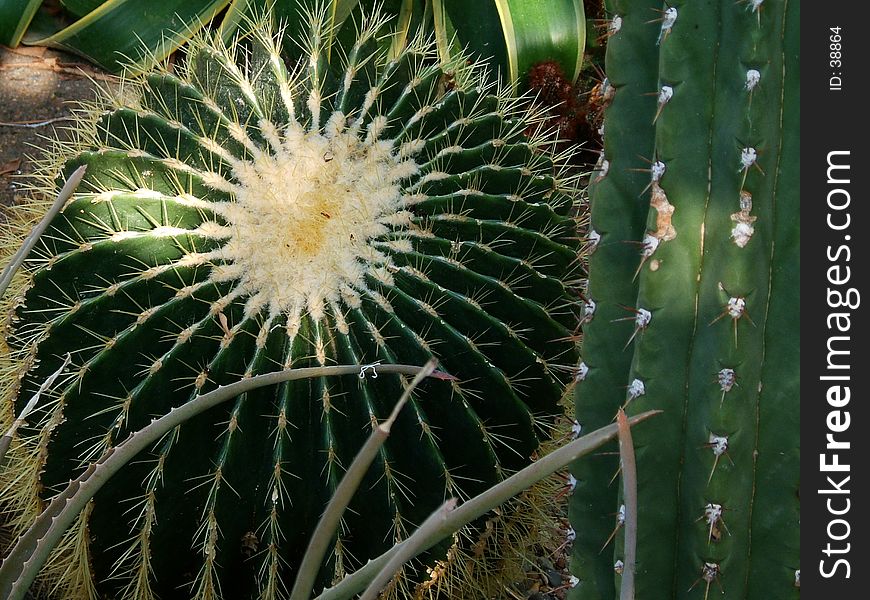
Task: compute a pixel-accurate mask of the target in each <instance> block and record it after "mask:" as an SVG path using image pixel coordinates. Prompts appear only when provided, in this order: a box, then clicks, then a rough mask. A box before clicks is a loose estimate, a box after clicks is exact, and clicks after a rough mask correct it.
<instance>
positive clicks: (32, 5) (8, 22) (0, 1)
mask: <svg viewBox="0 0 870 600" xmlns="http://www.w3.org/2000/svg"><path fill="white" fill-rule="evenodd" d="M40 2H41V0H0V44H4V45H6V46H9V47H11V48H14V47H15V46H17V45H18V43H19V42H20V41H21V37H22V36H23V35H24V32H25V31H26V30H27V26H28V25H30V21H31V20H32V19H33V15H34V13H36V9H38V8H39V4H40Z"/></svg>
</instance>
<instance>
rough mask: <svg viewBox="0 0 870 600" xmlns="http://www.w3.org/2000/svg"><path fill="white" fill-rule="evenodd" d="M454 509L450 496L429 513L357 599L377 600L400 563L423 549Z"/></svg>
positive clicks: (399, 566) (454, 501)
mask: <svg viewBox="0 0 870 600" xmlns="http://www.w3.org/2000/svg"><path fill="white" fill-rule="evenodd" d="M454 510H456V498H451V499H449V500H448V501H447V502H445V503H444V504H442V505H441V506H440V507H439V508H438V510H436V511H435V512H434V513H432V514H431V515H429V517H428V518H427V519H426V520H425V521H423V524H422V525H420V527H419V528H418V529H417V531H415V532H414V534H413V535H412V536H411V537H409V538H408V539H407V540H405V542H404V543H403V544H402V547H401V549H400V550H399V551H398V552H396V553H395V554H393V557H392V558H391V559H390V560H389V562H387V564H386V565H384V568H383V569H381V571H380V573H378V574H377V575H376V576H375V578H374V579H372V582H371V583H370V584H369V587H367V588H366V591H365V592H363V595H362V596H360V598H359V600H377V597H378V594H379V593H380V592H381V590H382V589H384V587H386V585H387V584H388V583H389V582H390V579H392V578H393V576H394V575H395V574H396V573H398V572H399V570H400V569H401V568H402V565H404V564H405V563H406V562H408V561H409V560H411V559H412V558H414V557H415V556H417V555H418V554H420V553H421V552H423V551H424V550H425V548H424V547H423V546H424V545H425V544H426V540H427V539H428V538H430V537H432V535H434V534H436V533H438V532H440V531H441V530H442V528H443V527H444V523H445V521H447V517H448V515H449V514H450V513H451V512H453V511H454Z"/></svg>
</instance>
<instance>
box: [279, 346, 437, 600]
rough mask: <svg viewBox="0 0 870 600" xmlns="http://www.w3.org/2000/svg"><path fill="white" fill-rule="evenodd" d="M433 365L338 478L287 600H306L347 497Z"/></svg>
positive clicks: (419, 376) (416, 379)
mask: <svg viewBox="0 0 870 600" xmlns="http://www.w3.org/2000/svg"><path fill="white" fill-rule="evenodd" d="M437 364H438V363H437V361H435V360H434V359H432V360H430V361H429V362H428V363H426V365H425V366H424V367H423V370H421V371H420V372H419V373H417V376H416V377H414V380H413V381H412V382H411V384H410V385H409V386H408V387H407V388H406V389H405V392H404V393H403V394H402V397H401V398H399V401H398V402H397V403H396V406H395V407H394V408H393V411H392V413H391V414H390V416H389V418H388V419H387V420H386V421H384V422H383V423H381V424H379V425H378V426H377V427H375V428H374V430H373V431H372V433H371V435H369V437H368V439H367V440H366V443H365V444H364V445H363V447H362V448H361V449H360V451H359V452H358V453H357V455H356V457H355V458H354V459H353V462H352V463H351V465H350V467H349V468H348V470H347V472H346V473H345V474H344V477H342V478H341V482H340V483H339V484H338V487H337V488H336V489H335V493H333V495H332V498H330V500H329V504H327V505H326V510H325V511H324V512H323V516H321V517H320V521H319V522H318V523H317V527H316V528H315V529H314V533H312V534H311V540H310V541H309V542H308V548H307V549H306V550H305V554H304V556H303V557H302V564H301V565H300V566H299V572H298V575H297V576H296V581H295V583H294V584H293V591H292V593H291V594H290V600H308V598H311V593H312V591H313V588H314V583H315V581H316V579H317V573H319V572H320V567H321V565H322V563H323V557H324V556H326V551H327V550H328V549H329V545H330V543H332V538H333V535H335V532H336V530H337V529H338V524H339V522H340V521H341V516H342V515H343V514H344V511H345V509H346V508H347V505H348V504H350V500H351V498H353V495H354V494H355V493H356V490H357V488H359V485H360V482H362V480H363V477H365V474H366V472H367V471H368V470H369V466H371V464H372V461H373V460H374V459H375V456H377V454H378V451H379V450H380V449H381V446H383V445H384V442H386V441H387V438H388V437H389V435H390V428H391V427H392V425H393V423H395V422H396V417H398V416H399V412H400V411H401V410H402V407H403V406H404V405H405V403H406V402H407V401H408V398H410V397H411V393H412V392H413V391H414V388H416V387H417V385H419V384H420V382H421V381H423V379H425V378H426V377H428V376H429V375H430V374H431V373H432V372H433V371H434V370H435V366H436V365H437Z"/></svg>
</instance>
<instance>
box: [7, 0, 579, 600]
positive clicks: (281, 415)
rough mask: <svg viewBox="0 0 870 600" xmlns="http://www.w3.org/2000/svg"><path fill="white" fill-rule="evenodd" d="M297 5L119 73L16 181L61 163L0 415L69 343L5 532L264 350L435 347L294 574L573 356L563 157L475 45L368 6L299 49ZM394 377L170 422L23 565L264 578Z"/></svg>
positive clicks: (528, 410) (276, 574)
mask: <svg viewBox="0 0 870 600" xmlns="http://www.w3.org/2000/svg"><path fill="white" fill-rule="evenodd" d="M321 19H322V15H316V14H315V15H313V16H312V33H311V34H310V35H309V36H308V37H307V38H306V39H305V40H304V42H303V43H301V44H300V52H299V53H298V56H297V57H296V59H295V60H292V61H288V62H286V63H285V61H284V60H282V58H281V57H280V55H279V52H278V49H277V48H278V41H277V39H278V36H277V34H273V33H272V32H271V31H270V30H269V28H268V27H267V26H265V25H262V24H258V25H257V26H255V27H253V28H252V29H251V31H250V32H249V33H247V34H246V35H245V36H243V37H242V38H241V39H239V40H237V41H236V42H235V43H234V44H232V45H231V46H229V47H227V46H225V45H223V44H222V43H221V42H220V41H219V39H215V38H211V37H200V38H198V39H196V40H194V41H193V42H192V44H191V46H190V47H189V49H188V56H187V61H186V63H185V64H184V65H183V66H181V67H180V68H176V72H175V73H171V72H169V71H168V70H162V71H158V72H155V73H151V74H149V75H146V76H143V77H141V78H138V79H135V80H132V81H128V82H126V84H125V86H124V89H123V91H122V93H121V94H120V95H118V96H115V97H111V98H106V99H104V100H102V101H101V102H99V103H97V104H96V105H94V106H89V107H85V108H84V109H83V110H82V111H81V116H80V120H79V121H78V124H77V128H76V131H75V132H74V133H75V136H74V139H73V141H71V142H63V143H60V142H58V143H56V144H55V146H54V148H53V150H52V155H51V158H50V159H49V160H48V161H47V162H46V164H45V166H44V169H43V173H45V174H46V175H45V176H44V180H43V190H42V191H43V192H48V193H52V191H53V190H54V189H55V188H54V186H55V185H56V184H57V182H62V181H63V180H64V179H65V178H66V177H68V176H69V175H70V173H72V171H73V170H75V169H76V168H78V167H79V166H81V165H86V166H87V174H86V175H85V178H84V180H83V182H82V184H81V185H80V187H79V189H78V192H77V193H76V194H75V195H74V196H73V197H72V198H71V200H70V201H69V202H68V203H67V205H66V206H65V208H64V210H63V212H62V213H61V214H60V215H59V216H58V217H57V218H56V219H55V220H54V221H53V222H52V223H51V225H50V227H49V229H48V230H47V232H46V234H45V235H44V236H43V237H42V238H41V240H40V242H39V244H38V245H37V247H36V248H35V250H34V252H33V253H32V255H31V258H30V259H29V261H28V263H27V265H26V267H27V272H26V274H25V275H24V276H23V277H21V278H20V280H19V282H18V286H19V292H20V293H19V294H17V298H16V299H15V302H14V306H10V308H9V311H8V313H9V316H10V317H11V318H10V321H9V326H8V330H7V333H6V336H5V344H7V346H8V347H7V348H6V349H4V353H5V354H6V355H7V356H5V357H4V361H5V363H6V364H5V365H4V376H3V380H2V385H3V388H2V390H3V391H2V396H3V399H4V400H3V402H4V406H3V414H4V416H3V418H4V421H8V420H10V419H11V418H12V415H13V413H15V414H17V413H18V412H20V410H21V408H22V407H23V405H24V403H25V402H26V401H27V399H28V398H30V397H31V396H32V395H33V393H34V392H35V391H36V390H37V389H38V388H39V387H40V385H41V383H42V382H43V381H45V379H46V378H47V377H49V376H50V375H51V374H52V373H54V372H55V371H57V370H58V368H59V367H60V366H61V365H62V363H63V361H64V357H65V356H66V354H67V353H69V355H70V357H71V362H70V365H69V366H68V367H67V368H66V370H65V371H64V372H63V373H62V375H61V377H60V378H59V382H61V385H58V386H56V389H55V390H54V391H53V392H52V393H50V394H46V395H45V396H44V398H43V400H42V401H41V402H40V403H39V404H38V405H37V407H36V409H35V410H34V412H33V413H32V415H31V416H30V419H29V424H28V426H26V427H22V428H21V430H20V432H19V434H20V435H19V439H18V440H17V441H16V443H15V444H14V446H13V449H12V450H11V451H10V452H11V458H10V460H11V461H13V463H12V467H11V468H10V473H11V474H12V475H14V476H15V477H14V478H15V481H13V482H7V483H8V487H5V488H4V491H3V494H2V501H3V511H4V514H5V515H6V516H7V520H8V521H9V522H7V523H6V526H7V528H10V529H11V530H12V531H21V530H22V529H23V528H25V527H26V526H27V525H28V524H29V523H30V522H32V520H33V519H34V517H35V515H36V514H37V512H38V511H39V509H40V507H41V504H42V502H43V501H45V500H46V499H47V498H48V497H50V496H52V495H53V494H55V493H56V492H57V491H58V490H59V489H61V488H62V487H63V486H64V485H65V484H66V483H67V481H69V480H70V479H71V478H74V477H76V476H78V475H79V474H80V473H81V472H82V471H83V470H84V469H85V467H86V466H87V464H88V463H89V462H92V461H94V460H95V459H97V458H98V457H100V456H101V455H102V454H103V453H104V452H106V451H107V450H108V449H110V448H112V447H114V446H116V445H117V444H119V443H120V442H122V441H123V440H124V439H126V438H127V437H128V436H129V435H130V433H131V432H134V431H136V430H139V429H141V428H142V427H143V426H145V425H147V424H148V423H149V422H151V421H152V419H154V418H155V417H158V416H160V415H163V414H165V413H167V412H168V411H169V410H170V409H171V408H172V407H177V406H180V405H183V404H185V403H187V402H189V401H191V400H192V399H194V398H196V397H198V396H201V395H203V394H206V393H208V392H210V391H212V390H214V389H216V388H217V387H218V386H222V385H227V384H229V383H232V382H234V381H238V380H240V379H245V378H249V377H253V376H256V375H260V374H264V373H270V372H274V371H279V370H282V369H286V368H298V367H319V366H328V365H336V364H369V365H374V364H376V363H408V364H423V363H425V362H426V361H427V360H429V359H430V358H432V357H436V358H438V360H439V362H440V364H441V368H442V369H443V370H445V371H447V372H448V373H450V374H451V375H452V376H454V377H456V380H455V381H429V382H426V383H425V384H423V385H421V387H420V388H419V389H418V390H417V392H416V393H415V394H414V395H413V396H412V398H411V400H410V402H409V406H408V407H407V408H406V409H405V411H404V412H403V413H402V414H401V415H400V416H399V419H398V422H397V423H396V425H395V427H394V428H393V433H392V435H391V437H390V439H389V441H388V442H387V443H386V444H385V445H384V447H383V448H382V450H381V451H380V453H379V456H378V457H377V459H376V461H375V464H374V465H373V468H372V470H371V472H370V473H369V474H368V476H367V477H366V479H365V480H364V482H363V484H362V486H361V487H360V490H359V492H358V493H357V495H356V496H355V498H354V501H353V502H352V504H351V506H350V511H348V512H347V513H346V514H345V518H344V521H343V523H342V527H341V529H340V533H339V535H338V537H337V539H336V541H335V543H334V547H333V550H332V552H331V555H330V558H329V560H328V562H327V564H325V565H324V567H323V569H322V570H321V583H322V584H325V583H328V582H329V581H330V580H333V579H334V578H338V577H341V576H342V575H343V574H344V573H345V572H346V571H350V570H353V569H355V568H357V567H359V566H360V565H361V564H363V563H364V562H365V561H366V560H367V559H368V558H370V557H372V556H375V555H377V554H379V553H381V552H382V551H384V550H385V549H387V548H388V547H390V546H391V545H392V544H393V543H394V541H397V540H400V539H403V538H405V537H406V536H407V534H408V532H409V531H411V530H413V529H414V528H415V527H416V526H417V525H418V524H419V523H420V522H422V521H423V519H425V518H426V516H428V514H429V513H431V512H432V511H433V510H434V509H435V508H437V507H438V506H439V505H440V504H441V503H442V502H443V500H444V498H445V497H447V496H456V497H460V498H468V497H470V496H472V495H475V494H477V493H479V492H481V491H482V490H484V489H486V488H488V487H489V486H491V485H493V484H494V483H496V482H498V481H500V480H502V479H504V478H505V477H506V476H507V475H508V474H510V473H512V472H514V471H516V470H518V469H519V468H521V467H522V466H524V465H526V464H527V463H528V462H529V457H530V455H531V454H532V453H533V452H534V451H535V449H536V448H537V447H538V445H539V443H540V441H541V440H542V439H544V438H545V437H546V436H547V429H548V424H549V423H550V422H551V418H552V417H553V416H554V415H556V414H557V413H558V407H557V402H558V400H559V399H560V396H561V394H562V392H563V390H564V384H565V381H566V379H570V376H571V373H572V372H573V370H574V365H575V364H576V360H577V358H576V349H575V344H574V341H573V337H572V330H573V328H574V326H575V323H576V322H577V314H576V309H577V307H576V305H575V297H576V295H575V293H574V292H573V287H574V285H575V283H576V280H577V279H578V278H579V276H580V273H579V272H578V269H579V267H578V263H577V261H576V257H577V252H578V242H577V240H576V234H575V222H574V218H573V217H572V213H571V208H572V201H573V200H572V199H573V197H574V191H575V190H574V180H573V179H572V178H571V177H569V176H567V175H566V173H565V168H566V167H565V166H564V165H565V159H566V158H567V156H564V155H562V156H556V155H554V154H553V153H552V142H553V139H552V136H550V135H548V134H547V133H546V132H545V131H543V130H542V129H541V128H540V127H539V126H538V124H539V121H540V118H539V116H538V115H537V114H536V113H535V112H534V111H533V110H532V109H531V108H530V107H529V104H528V103H527V102H524V101H521V100H516V99H512V98H510V96H509V95H508V94H507V93H506V92H503V91H502V90H501V89H500V88H498V87H497V86H495V85H494V84H492V83H489V82H488V81H487V76H486V73H485V71H484V70H483V69H482V68H481V67H480V66H479V65H475V64H471V65H469V64H467V62H466V61H465V59H464V58H457V59H456V60H455V61H454V62H452V63H449V64H440V65H439V63H438V60H437V53H436V52H435V50H434V48H433V47H432V46H431V45H429V44H427V43H424V42H422V41H420V40H415V41H412V42H411V43H410V44H409V46H408V47H407V48H406V49H405V50H403V51H402V52H401V53H399V54H398V55H397V56H395V57H392V56H388V55H387V54H386V51H385V50H383V49H382V48H381V47H380V46H379V45H378V43H377V34H378V31H379V28H380V27H382V25H383V22H382V21H381V20H379V18H378V17H377V16H373V17H371V18H370V19H369V20H368V21H367V22H364V23H362V24H361V25H360V27H359V34H358V36H357V38H356V40H355V41H353V43H352V45H350V46H347V47H333V48H327V47H325V46H324V43H325V40H328V39H332V36H331V35H329V32H327V31H325V30H324V26H323V25H322V20H321ZM330 57H331V59H330ZM530 132H531V133H530ZM58 171H60V173H61V175H60V176H57V178H56V179H55V176H56V174H57V173H58ZM26 210H29V211H30V212H32V213H33V214H37V213H39V212H40V210H44V209H43V208H41V207H40V205H39V204H38V203H36V204H34V205H32V206H30V207H27V209H26ZM6 245H9V244H8V243H7V244H6ZM374 369H375V367H372V370H374ZM15 373H18V374H19V375H15ZM407 385H408V380H407V379H406V378H405V377H404V376H400V375H388V374H383V375H381V376H379V377H377V378H376V379H371V380H370V381H369V382H368V383H366V384H365V385H361V384H360V378H359V377H358V376H357V375H345V376H336V377H330V378H326V377H318V378H314V379H310V380H298V381H287V382H284V383H281V384H279V385H275V386H271V387H267V388H260V389H256V390H252V391H250V392H247V393H245V394H242V395H240V396H239V397H237V398H235V399H234V400H231V401H230V402H228V403H225V404H223V405H221V406H219V407H216V408H214V409H211V410H209V411H208V412H206V413H203V414H202V415H199V416H197V417H195V418H193V419H191V420H190V421H188V422H186V423H185V424H184V425H182V426H180V427H178V428H176V429H174V430H173V431H172V432H171V433H170V434H168V435H166V436H165V437H164V438H163V439H162V440H161V441H160V442H159V443H158V444H156V445H155V446H154V447H152V448H151V449H150V450H149V451H147V452H146V453H143V455H142V456H140V457H139V459H137V460H136V461H134V462H132V463H130V464H129V465H127V466H126V467H125V468H124V469H123V470H122V471H121V472H120V473H118V474H117V475H116V476H115V477H113V479H112V480H111V481H110V483H109V484H108V485H106V486H105V487H104V488H103V489H102V490H101V491H100V492H99V493H98V494H97V496H96V497H95V499H94V501H93V502H92V503H90V504H89V505H88V507H87V508H86V509H85V510H84V511H83V513H82V515H81V517H80V519H79V521H78V523H77V524H76V525H74V527H73V529H71V531H70V534H69V535H67V537H66V538H65V541H64V543H63V544H62V546H61V547H60V548H59V549H58V550H57V552H56V554H55V556H54V558H53V559H52V561H51V562H50V563H49V565H48V567H47V569H46V570H45V571H44V576H43V579H44V583H46V584H47V585H48V586H51V587H52V588H53V589H54V590H55V591H56V592H57V593H59V594H60V596H61V597H64V598H87V597H95V595H97V594H100V595H105V596H108V597H112V598H119V599H120V598H150V597H160V598H164V599H167V598H176V597H196V598H218V597H225V598H249V597H250V598H253V597H263V598H278V597H283V596H284V595H285V594H286V592H287V590H288V589H289V587H290V585H291V584H292V581H293V578H294V576H295V572H296V569H297V567H298V564H299V561H300V559H301V555H302V553H303V551H304V549H305V545H306V543H307V540H308V538H309V536H310V534H311V530H312V529H313V527H314V524H315V523H316V521H317V518H318V516H319V515H320V513H321V512H322V510H323V507H324V505H325V504H326V502H327V501H328V499H329V497H330V496H331V495H332V493H333V491H334V490H335V488H336V486H337V485H338V482H339V480H340V478H341V476H342V474H343V472H344V470H345V469H346V468H347V466H348V465H349V463H350V461H351V460H352V459H353V456H354V455H355V454H356V452H357V450H358V449H359V448H360V446H361V445H362V444H363V442H364V440H365V438H366V437H367V435H368V432H369V431H370V430H371V429H372V427H373V426H374V424H375V423H376V422H377V421H378V420H382V419H384V418H385V417H386V416H387V415H388V414H389V412H390V410H391V409H392V406H393V403H394V402H395V399H396V398H398V397H399V396H400V395H401V393H402V391H403V389H404V388H405V387H406V386H407Z"/></svg>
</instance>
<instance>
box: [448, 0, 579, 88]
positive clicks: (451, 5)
mask: <svg viewBox="0 0 870 600" xmlns="http://www.w3.org/2000/svg"><path fill="white" fill-rule="evenodd" d="M442 2H443V6H444V9H445V12H446V14H447V17H449V22H451V23H452V25H453V27H454V29H455V32H456V36H457V38H458V39H459V42H460V44H461V45H462V46H464V47H466V48H467V49H468V50H469V51H470V52H471V53H472V54H474V55H477V56H479V57H480V58H482V59H486V60H489V61H490V64H491V65H492V67H493V68H494V69H496V68H497V69H498V71H499V72H500V73H501V74H502V76H505V77H506V78H507V79H509V80H510V81H511V83H512V84H513V85H514V86H518V87H520V88H524V87H525V86H526V74H527V73H528V71H529V69H530V68H531V67H532V66H534V65H536V64H538V63H541V62H544V61H548V60H553V61H556V62H557V63H558V64H559V65H560V66H561V67H562V70H563V71H564V73H565V76H566V77H568V78H570V79H572V80H576V79H577V76H578V75H579V74H580V68H581V65H582V63H583V50H584V48H585V45H586V17H585V12H584V9H583V2H582V0H480V1H478V2H467V1H465V0H437V1H436V2H435V4H441V3H442ZM436 16H437V15H436ZM438 28H439V26H438V23H437V20H436V31H437V30H438ZM447 33H448V32H443V33H441V35H439V43H441V39H440V38H441V37H446V35H447ZM447 39H449V38H447Z"/></svg>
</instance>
